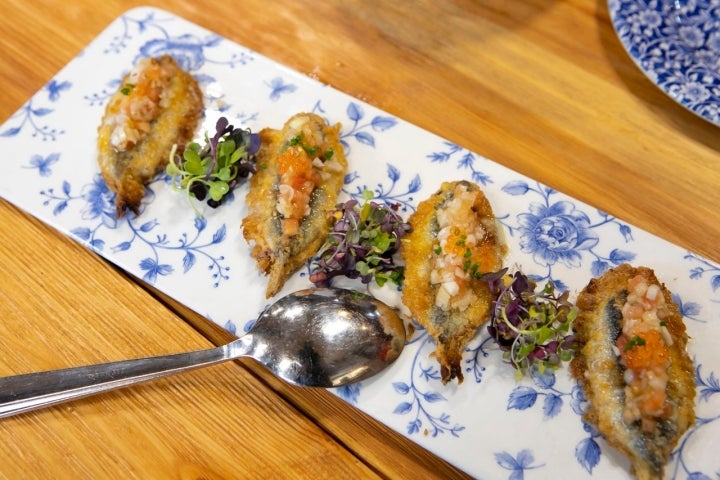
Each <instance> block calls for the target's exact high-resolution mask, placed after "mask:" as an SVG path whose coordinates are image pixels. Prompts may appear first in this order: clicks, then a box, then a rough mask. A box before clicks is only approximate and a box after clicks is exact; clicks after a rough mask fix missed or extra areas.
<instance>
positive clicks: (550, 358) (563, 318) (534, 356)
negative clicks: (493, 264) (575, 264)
mask: <svg viewBox="0 0 720 480" xmlns="http://www.w3.org/2000/svg"><path fill="white" fill-rule="evenodd" d="M488 284H489V285H490V290H491V291H492V293H493V295H494V296H495V300H494V301H493V308H492V311H491V314H490V323H489V325H488V332H489V333H490V336H491V337H492V338H493V339H494V340H495V341H496V342H497V344H498V346H499V347H500V349H501V350H502V351H503V358H504V359H505V360H507V361H508V363H510V364H511V365H512V366H513V367H515V369H516V376H517V378H518V379H519V378H522V377H523V375H525V373H527V372H529V371H530V369H532V368H534V369H536V371H537V372H538V373H540V374H543V373H544V372H545V371H546V370H548V369H550V370H555V369H557V368H558V367H560V365H562V363H563V362H567V361H569V360H570V359H571V358H572V356H573V354H574V353H575V349H576V348H577V345H576V342H575V337H574V336H573V333H572V322H573V321H574V320H575V318H576V317H577V313H578V309H577V307H576V306H575V305H573V304H572V303H570V301H569V300H568V298H569V296H570V294H569V292H568V291H564V292H562V293H560V294H559V295H556V293H555V285H554V284H553V282H552V281H548V282H547V283H546V284H545V287H544V288H543V289H542V290H537V284H536V282H535V281H534V280H533V279H531V278H530V277H528V276H527V275H525V274H524V273H522V272H520V271H516V272H515V273H514V274H513V275H502V276H501V277H498V276H495V277H494V278H490V279H489V281H488Z"/></svg>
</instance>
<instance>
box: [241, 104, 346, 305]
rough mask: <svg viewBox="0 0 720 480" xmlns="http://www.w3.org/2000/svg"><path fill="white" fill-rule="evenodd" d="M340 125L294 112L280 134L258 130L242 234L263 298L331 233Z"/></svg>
mask: <svg viewBox="0 0 720 480" xmlns="http://www.w3.org/2000/svg"><path fill="white" fill-rule="evenodd" d="M339 131H340V124H336V125H334V126H328V125H327V124H326V123H325V121H324V120H323V119H322V118H321V117H319V116H318V115H315V114H313V113H298V114H296V115H294V116H293V117H291V118H290V119H289V120H288V121H287V122H286V123H285V125H284V126H283V129H282V130H273V129H270V128H265V129H263V130H261V131H260V139H261V145H260V151H259V152H258V155H257V160H256V164H257V171H256V173H255V174H254V175H253V176H252V177H251V178H250V182H249V184H250V189H249V191H248V194H247V197H246V199H245V201H246V204H247V207H248V215H247V217H245V218H244V219H243V221H242V228H243V236H244V237H245V239H246V240H247V241H248V243H249V244H250V245H251V247H252V256H253V258H255V260H256V261H257V264H258V268H259V269H260V270H261V271H262V272H263V273H264V274H265V275H268V277H269V278H268V285H267V289H266V292H265V294H266V296H267V297H268V298H270V297H272V296H273V295H275V294H276V293H277V292H278V291H279V290H280V289H281V288H282V286H283V285H284V284H285V281H286V280H287V278H288V277H289V276H290V275H291V274H292V273H293V272H295V270H297V269H298V268H300V266H302V265H303V264H304V263H305V262H307V261H308V260H309V259H311V258H312V257H313V256H314V255H315V254H316V253H317V250H318V249H319V248H320V246H321V245H322V243H323V242H324V241H325V238H326V237H327V235H328V232H329V231H330V226H331V222H330V218H329V217H328V212H330V211H331V210H332V209H333V208H334V207H335V204H336V203H337V196H338V194H339V193H340V189H341V188H342V186H343V183H344V180H345V171H346V170H347V160H346V159H345V153H344V151H343V146H342V144H341V143H340V138H339Z"/></svg>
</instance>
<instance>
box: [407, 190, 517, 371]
mask: <svg viewBox="0 0 720 480" xmlns="http://www.w3.org/2000/svg"><path fill="white" fill-rule="evenodd" d="M408 222H409V223H410V225H411V227H412V232H411V233H409V234H407V235H405V236H404V237H403V239H402V249H401V252H402V257H403V260H404V262H405V281H404V282H403V291H402V297H403V303H404V304H405V305H406V306H407V307H408V309H409V310H410V312H411V314H412V316H413V317H414V318H415V320H416V321H417V322H418V323H420V325H422V326H423V327H424V328H425V329H426V330H427V332H428V334H429V335H430V336H431V337H432V338H433V339H434V340H435V342H436V346H437V348H436V350H435V352H434V356H435V357H436V359H437V361H438V362H439V363H440V375H441V378H442V382H443V383H447V382H448V381H450V380H452V379H454V378H457V380H458V383H461V382H462V381H463V374H462V368H461V366H460V363H461V360H462V353H463V350H464V349H465V346H466V345H467V343H468V342H469V341H470V340H471V339H472V338H473V337H474V336H475V333H476V331H477V329H478V327H479V326H480V325H482V324H483V323H485V322H486V321H487V320H488V319H489V313H490V309H491V307H492V300H493V298H492V295H491V293H490V289H489V287H488V284H487V282H485V281H483V280H482V279H480V276H481V275H482V274H485V273H489V272H496V271H498V270H500V269H501V268H502V261H503V257H504V255H505V251H506V248H505V246H504V245H503V244H501V242H500V241H499V240H498V231H497V226H496V221H495V216H494V214H493V211H492V208H491V206H490V202H488V200H487V198H486V197H485V195H484V193H483V192H482V190H481V189H480V187H478V186H477V185H476V184H474V183H471V182H468V181H456V182H445V183H443V184H442V186H441V187H440V189H439V190H438V191H437V192H436V193H435V194H433V195H432V196H431V197H430V198H428V199H427V200H424V201H422V202H421V203H420V204H419V205H418V208H417V210H416V211H415V212H414V213H413V215H411V217H410V218H409V220H408Z"/></svg>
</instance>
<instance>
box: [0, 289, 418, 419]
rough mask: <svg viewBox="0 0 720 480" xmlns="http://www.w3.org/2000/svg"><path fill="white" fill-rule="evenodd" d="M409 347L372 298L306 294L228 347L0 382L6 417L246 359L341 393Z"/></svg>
mask: <svg viewBox="0 0 720 480" xmlns="http://www.w3.org/2000/svg"><path fill="white" fill-rule="evenodd" d="M404 346H405V325H404V324H403V321H402V320H401V319H400V318H399V317H398V316H397V314H396V313H395V311H394V310H393V309H392V308H390V307H388V306H387V305H385V304H384V303H382V302H380V301H378V300H376V299H374V298H373V297H371V296H369V295H365V294H363V293H360V292H355V291H352V290H343V289H332V288H329V289H310V290H301V291H299V292H295V293H293V294H290V295H288V296H286V297H283V298H281V299H280V300H278V301H277V302H276V303H274V304H273V305H270V306H269V307H268V308H267V309H266V310H265V311H264V312H263V313H262V314H261V315H260V317H258V319H257V321H256V322H255V324H254V325H253V327H252V328H251V329H250V331H249V332H248V333H247V334H245V335H244V336H242V337H240V338H239V339H237V340H235V341H234V342H232V343H229V344H227V345H224V346H222V347H217V348H212V349H208V350H199V351H195V352H187V353H179V354H174V355H164V356H158V357H149V358H141V359H136V360H124V361H120V362H110V363H103V364H98V365H89V366H85V367H75V368H67V369H62V370H52V371H47V372H39V373H29V374H25V375H16V376H13V377H5V378H0V417H8V416H10V415H15V414H18V413H22V412H27V411H30V410H34V409H38V408H42V407H46V406H49V405H54V404H57V403H61V402H65V401H68V400H73V399H76V398H81V397H86V396H89V395H94V394H96V393H100V392H105V391H109V390H114V389H117V388H121V387H126V386H129V385H134V384H137V383H140V382H145V381H148V380H152V379H155V378H160V377H166V376H169V375H173V374H175V373H180V372H184V371H187V370H191V369H195V368H199V367H204V366H208V365H213V364H216V363H220V362H224V361H227V360H233V359H236V358H240V357H250V358H254V359H255V360H257V361H258V362H260V363H261V364H262V365H264V366H265V367H267V368H268V370H270V371H271V372H273V373H274V374H275V375H277V376H278V377H280V378H282V379H283V380H285V381H287V382H289V383H291V384H294V385H299V386H305V387H325V388H329V387H340V386H343V385H347V384H350V383H353V382H358V381H360V380H363V379H366V378H368V377H370V376H372V375H374V374H376V373H378V372H380V371H381V370H383V369H384V368H385V367H387V366H388V365H390V364H391V363H392V362H393V361H395V359H396V358H397V357H398V356H399V355H400V352H401V351H402V349H403V347H404Z"/></svg>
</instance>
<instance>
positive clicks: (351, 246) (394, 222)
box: [310, 190, 410, 287]
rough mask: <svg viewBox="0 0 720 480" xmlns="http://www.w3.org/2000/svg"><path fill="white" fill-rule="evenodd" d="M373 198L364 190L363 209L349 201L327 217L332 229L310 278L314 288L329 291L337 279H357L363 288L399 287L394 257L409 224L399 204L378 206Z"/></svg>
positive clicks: (400, 274)
mask: <svg viewBox="0 0 720 480" xmlns="http://www.w3.org/2000/svg"><path fill="white" fill-rule="evenodd" d="M372 198H373V194H372V192H370V191H369V190H365V191H364V192H363V200H364V203H363V204H362V205H360V204H359V202H358V201H357V200H354V199H351V200H348V201H347V202H345V203H341V204H338V205H337V206H336V209H335V210H334V211H332V212H331V213H330V216H331V219H332V222H333V227H332V230H331V231H330V233H329V234H328V237H327V239H326V240H325V243H324V244H323V246H322V247H321V248H320V250H319V252H318V255H317V257H316V259H315V261H314V263H313V270H312V273H311V274H310V281H311V282H313V283H314V284H315V285H316V286H318V287H328V286H330V285H331V283H332V279H333V278H334V277H337V276H345V277H348V278H351V279H355V278H360V279H361V281H362V283H365V284H368V283H370V282H371V281H373V280H374V281H375V283H377V284H378V285H379V286H383V285H384V284H385V283H387V282H388V281H391V282H393V283H395V284H396V285H400V284H401V283H402V281H403V266H402V265H399V264H397V263H396V262H395V258H394V256H395V253H397V251H398V249H399V248H400V239H401V238H402V236H403V235H405V234H406V233H408V232H409V231H410V224H408V223H406V222H405V221H403V219H402V217H400V215H399V214H398V209H399V208H400V205H399V204H390V205H388V204H380V203H377V202H373V201H371V200H372Z"/></svg>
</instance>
